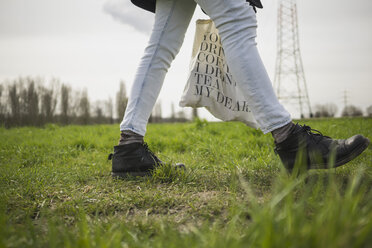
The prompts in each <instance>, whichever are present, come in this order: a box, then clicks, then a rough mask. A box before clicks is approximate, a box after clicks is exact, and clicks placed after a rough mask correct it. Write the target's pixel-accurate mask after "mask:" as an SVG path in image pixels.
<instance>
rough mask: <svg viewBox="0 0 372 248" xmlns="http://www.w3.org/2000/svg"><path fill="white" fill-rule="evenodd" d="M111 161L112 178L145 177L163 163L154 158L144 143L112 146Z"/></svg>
mask: <svg viewBox="0 0 372 248" xmlns="http://www.w3.org/2000/svg"><path fill="white" fill-rule="evenodd" d="M109 159H112V176H114V177H126V176H128V175H131V176H146V175H150V174H151V172H152V171H153V170H154V169H155V168H156V167H157V166H160V165H162V164H163V162H162V161H161V160H160V159H159V158H158V157H156V156H155V154H154V153H153V152H152V151H151V150H150V149H149V148H148V146H147V144H146V143H139V142H137V143H132V144H128V145H118V146H114V153H113V154H110V155H109Z"/></svg>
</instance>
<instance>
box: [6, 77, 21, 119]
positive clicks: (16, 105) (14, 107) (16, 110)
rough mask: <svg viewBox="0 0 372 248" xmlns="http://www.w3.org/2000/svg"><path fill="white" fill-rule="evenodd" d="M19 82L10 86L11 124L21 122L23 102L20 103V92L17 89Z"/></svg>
mask: <svg viewBox="0 0 372 248" xmlns="http://www.w3.org/2000/svg"><path fill="white" fill-rule="evenodd" d="M18 87H19V84H16V83H13V84H12V85H10V86H9V94H8V95H9V98H8V99H9V105H10V111H11V123H10V124H11V125H19V124H20V117H21V116H20V115H21V103H20V98H21V96H20V92H19V90H17V88H18Z"/></svg>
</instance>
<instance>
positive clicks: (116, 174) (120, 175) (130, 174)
mask: <svg viewBox="0 0 372 248" xmlns="http://www.w3.org/2000/svg"><path fill="white" fill-rule="evenodd" d="M151 173H152V172H151V171H133V172H111V176H112V177H113V178H128V177H144V176H151Z"/></svg>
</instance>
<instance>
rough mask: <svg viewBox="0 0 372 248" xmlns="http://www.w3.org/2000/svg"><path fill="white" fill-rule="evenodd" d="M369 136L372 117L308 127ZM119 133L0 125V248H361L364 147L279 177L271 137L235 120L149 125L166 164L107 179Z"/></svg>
mask: <svg viewBox="0 0 372 248" xmlns="http://www.w3.org/2000/svg"><path fill="white" fill-rule="evenodd" d="M306 124H308V125H311V127H312V128H315V129H318V130H321V131H322V132H323V134H325V135H329V136H331V137H337V138H347V137H349V136H351V135H353V134H356V133H360V134H363V135H365V136H367V137H369V138H370V139H371V138H372V119H370V118H369V119H334V120H333V119H324V120H311V121H308V122H306ZM118 137H119V131H118V126H117V125H111V126H110V125H103V126H67V127H59V126H56V125H47V126H46V127H45V128H32V127H27V128H14V129H1V128H0V140H1V143H0V247H177V248H179V247H371V244H372V190H371V186H372V149H371V146H370V147H369V148H368V149H367V151H365V152H364V153H363V154H362V155H361V156H360V157H358V158H357V159H355V160H354V161H352V162H350V163H349V164H348V165H346V166H344V167H341V168H337V169H332V170H330V171H311V172H309V173H307V174H304V175H301V176H299V177H294V176H289V175H288V174H286V173H285V171H283V169H282V166H281V164H280V161H279V158H278V157H277V156H276V155H275V153H274V152H273V141H272V138H271V135H263V134H262V133H261V132H259V131H256V130H253V129H251V128H248V127H246V126H244V125H243V124H241V123H207V122H204V121H196V122H194V123H188V124H152V125H149V127H148V134H147V136H146V141H147V142H148V144H149V146H150V148H151V149H152V150H153V151H154V152H155V153H156V154H157V155H158V156H159V157H160V158H161V159H162V160H163V161H166V162H169V163H176V162H183V163H185V164H186V165H187V170H186V171H184V172H182V171H175V170H173V169H172V168H171V167H170V166H165V167H164V168H161V169H158V170H157V171H155V173H154V175H153V176H152V177H144V178H128V179H126V180H116V179H112V178H111V176H110V171H111V164H110V162H109V161H107V156H108V154H109V153H110V152H112V146H113V145H116V144H117V140H118Z"/></svg>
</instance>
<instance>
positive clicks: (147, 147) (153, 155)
mask: <svg viewBox="0 0 372 248" xmlns="http://www.w3.org/2000/svg"><path fill="white" fill-rule="evenodd" d="M142 146H143V148H145V151H146V152H148V153H149V154H150V155H151V157H152V158H153V159H155V161H156V163H160V162H161V161H160V159H159V158H158V157H157V156H156V155H155V154H154V153H153V152H152V151H151V150H150V148H149V146H148V145H147V143H146V142H143V144H142Z"/></svg>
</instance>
